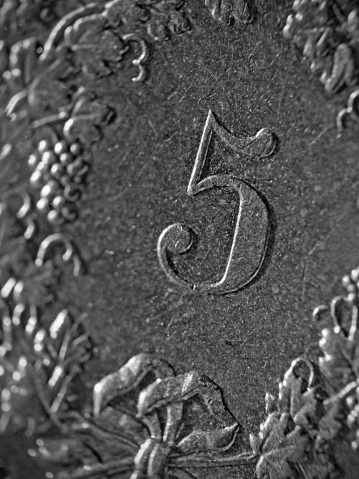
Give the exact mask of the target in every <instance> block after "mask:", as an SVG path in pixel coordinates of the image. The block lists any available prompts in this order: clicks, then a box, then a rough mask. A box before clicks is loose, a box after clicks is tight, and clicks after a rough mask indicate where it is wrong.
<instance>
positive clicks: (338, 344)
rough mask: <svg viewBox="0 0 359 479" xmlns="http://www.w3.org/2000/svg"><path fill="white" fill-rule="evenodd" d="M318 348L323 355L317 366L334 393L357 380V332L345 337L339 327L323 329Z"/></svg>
mask: <svg viewBox="0 0 359 479" xmlns="http://www.w3.org/2000/svg"><path fill="white" fill-rule="evenodd" d="M319 346H320V348H321V349H322V351H323V353H324V356H323V357H322V358H320V359H319V366H320V369H321V371H322V373H323V374H324V375H325V377H326V378H327V379H328V381H329V384H330V386H331V388H332V389H333V391H334V392H339V391H340V389H342V388H343V387H345V386H347V385H348V384H349V383H350V382H352V381H358V380H359V332H358V331H355V333H354V335H353V336H352V337H347V336H346V335H345V334H344V333H343V330H342V329H341V328H340V326H336V327H334V328H333V329H329V328H328V329H324V330H323V332H322V339H321V340H320V341H319Z"/></svg>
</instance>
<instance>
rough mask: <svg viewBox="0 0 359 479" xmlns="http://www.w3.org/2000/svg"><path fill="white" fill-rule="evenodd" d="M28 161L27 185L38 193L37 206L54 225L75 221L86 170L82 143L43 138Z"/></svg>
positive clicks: (86, 164) (86, 163)
mask: <svg viewBox="0 0 359 479" xmlns="http://www.w3.org/2000/svg"><path fill="white" fill-rule="evenodd" d="M28 164H29V166H30V168H31V169H32V170H33V173H32V175H31V177H30V184H31V186H32V187H33V188H35V189H36V190H37V191H39V192H40V199H39V200H38V202H37V203H36V209H37V210H38V211H39V212H40V213H42V214H46V215H47V219H48V221H49V222H50V223H53V224H59V223H63V222H65V221H68V222H71V221H74V220H75V219H76V218H77V215H78V210H77V206H76V203H77V202H78V201H79V200H80V198H81V196H82V192H83V186H84V183H85V179H86V175H87V172H88V170H89V164H88V162H87V161H86V160H85V159H84V157H83V146H82V144H81V143H80V142H79V141H76V142H74V143H69V142H67V141H66V140H62V141H58V142H57V143H55V144H53V143H52V142H51V141H49V140H42V141H40V143H39V144H38V147H37V150H36V151H35V152H34V153H33V154H32V155H30V157H29V160H28Z"/></svg>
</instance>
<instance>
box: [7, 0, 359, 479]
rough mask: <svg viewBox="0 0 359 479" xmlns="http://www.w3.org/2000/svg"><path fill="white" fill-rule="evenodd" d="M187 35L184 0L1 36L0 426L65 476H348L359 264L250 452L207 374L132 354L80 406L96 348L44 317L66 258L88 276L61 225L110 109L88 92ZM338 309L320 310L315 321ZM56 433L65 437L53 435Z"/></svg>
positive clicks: (356, 432) (235, 16)
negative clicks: (339, 455)
mask: <svg viewBox="0 0 359 479" xmlns="http://www.w3.org/2000/svg"><path fill="white" fill-rule="evenodd" d="M40 3H41V2H40ZM299 3H300V2H299ZM306 3H308V2H306ZM312 3H314V2H312ZM297 4H298V2H297ZM205 5H206V6H207V7H209V9H210V13H211V15H212V16H213V18H214V19H216V20H219V21H224V22H226V23H231V22H233V21H237V22H242V23H246V22H249V21H250V20H252V18H253V13H252V10H251V9H250V8H251V4H250V3H249V2H247V1H245V0H243V1H241V2H238V3H236V4H234V3H233V1H232V0H223V1H211V0H205ZM0 7H3V4H1V5H0ZM15 10H16V9H15ZM16 12H17V10H16ZM124 19H126V21H124ZM189 28H190V23H189V21H188V19H187V17H186V15H185V13H184V2H182V1H178V0H169V1H165V0H154V1H151V2H148V1H145V0H143V1H142V0H141V1H140V0H138V1H136V2H130V3H128V2H124V1H123V0H114V1H112V2H109V3H107V4H98V3H91V4H88V5H86V6H83V7H81V8H79V9H77V10H74V11H72V12H70V13H68V14H67V15H65V16H64V17H63V18H62V19H61V20H60V21H59V22H58V23H57V24H56V25H55V27H54V28H53V29H52V30H51V32H50V33H49V36H48V38H47V40H46V41H45V43H44V44H41V43H40V42H39V41H38V40H37V39H36V38H27V39H25V40H23V41H20V42H18V43H16V44H14V45H6V44H5V42H2V43H1V45H0V59H1V61H0V69H1V71H0V73H1V74H2V83H1V85H0V88H1V92H2V96H1V98H3V99H5V100H4V102H3V103H2V105H1V110H0V114H1V125H2V132H1V138H2V139H3V141H4V145H3V146H2V149H1V152H0V156H1V161H2V165H3V171H4V175H5V177H6V178H10V179H11V175H13V174H14V170H13V169H14V167H15V168H16V165H19V167H18V171H16V177H17V185H16V188H15V190H14V188H13V187H11V188H9V190H6V191H3V192H2V197H3V199H4V202H3V203H2V205H1V208H0V220H1V221H0V232H1V234H0V242H1V246H2V251H3V252H2V254H1V256H0V264H1V268H0V271H1V273H0V285H1V292H0V296H1V298H0V304H1V312H2V320H1V327H0V339H1V345H0V390H1V395H0V399H1V412H0V414H1V416H0V434H2V435H3V436H4V437H6V436H7V435H8V434H12V433H13V432H14V431H26V433H27V434H29V435H30V434H33V435H39V434H40V436H41V440H38V441H37V445H38V450H37V451H35V455H37V456H38V458H39V459H40V460H46V461H49V462H50V463H51V462H55V463H58V462H61V464H63V467H64V468H65V470H64V472H62V473H60V475H59V477H63V478H64V477H69V478H72V479H75V478H80V477H99V476H100V477H101V475H104V474H108V473H116V474H119V475H121V474H122V473H128V472H129V471H132V476H131V477H132V478H135V477H148V478H158V477H166V476H167V475H171V477H179V478H184V477H187V478H188V477H190V478H193V477H196V475H195V474H196V470H197V469H198V468H209V467H210V468H212V467H224V466H228V465H231V466H233V467H237V468H241V467H245V466H247V465H249V464H256V471H257V476H258V478H265V477H266V478H272V479H286V478H291V479H292V478H293V477H298V478H299V477H303V478H305V479H308V478H311V479H327V478H335V477H339V476H340V474H341V471H340V468H339V466H338V464H337V462H336V459H335V448H336V446H337V444H339V443H340V442H342V441H346V442H349V443H350V444H351V445H352V447H353V449H356V448H357V447H358V446H359V340H358V334H359V333H358V332H357V318H358V308H359V269H356V270H353V271H352V272H351V273H350V275H349V276H347V277H345V278H344V279H343V286H344V288H345V294H344V295H343V296H340V297H338V298H335V299H334V300H333V302H332V304H331V306H330V308H329V311H330V314H331V316H332V319H333V321H334V326H332V327H329V328H327V329H325V330H324V331H323V333H322V338H321V340H320V342H319V346H320V348H321V350H322V352H323V354H324V356H323V357H321V358H320V359H319V362H318V363H317V364H315V363H313V362H311V361H309V360H308V359H306V358H298V359H296V360H295V361H294V362H293V363H292V365H291V367H290V368H289V370H288V371H287V373H286V374H285V376H284V379H283V382H282V383H281V384H280V386H279V395H278V398H277V399H276V398H274V397H272V396H270V395H267V396H266V413H267V415H268V418H267V420H266V421H265V422H264V423H263V424H262V425H261V427H260V431H259V433H257V434H253V435H251V436H250V445H251V448H252V450H249V451H246V450H243V449H244V447H243V443H245V442H246V440H245V436H244V435H243V434H242V433H241V431H240V427H239V425H238V423H237V421H236V420H235V419H234V417H233V416H232V414H231V413H230V411H229V410H228V409H227V408H226V406H225V404H224V401H223V397H222V393H221V391H220V389H219V388H218V386H217V385H216V384H214V383H213V382H212V381H211V380H210V379H209V378H208V377H206V376H203V375H199V374H198V373H197V372H196V371H191V372H189V373H185V374H181V375H176V373H175V371H174V369H173V368H172V366H171V365H170V364H168V363H167V362H166V361H163V360H161V359H160V358H157V357H154V356H150V355H145V354H140V355H138V356H135V357H134V358H132V359H130V361H129V362H128V363H126V364H125V365H124V366H122V367H121V368H120V369H119V370H118V371H117V372H115V373H113V374H111V375H109V376H107V377H105V378H104V379H103V380H101V381H100V382H99V383H98V384H96V385H95V387H94V396H93V410H92V411H86V412H85V411H82V412H78V411H79V410H76V407H75V406H74V404H73V403H72V398H73V394H72V392H73V390H74V389H73V388H74V384H75V383H74V380H75V379H77V380H79V377H78V376H79V373H80V371H81V370H82V368H83V366H84V365H85V363H86V362H87V361H88V360H89V358H90V357H91V354H92V350H93V343H92V341H91V338H90V337H89V335H88V333H87V332H86V329H85V325H84V324H83V321H82V320H81V319H74V318H73V316H72V315H71V312H69V311H67V310H63V311H60V312H58V311H57V312H56V313H54V315H55V319H53V320H51V319H50V320H49V319H48V318H49V311H50V310H51V311H52V308H50V307H49V303H50V302H53V301H54V300H56V298H57V296H58V294H59V293H60V290H59V289H58V284H59V281H60V279H61V276H63V275H66V274H71V273H70V272H69V268H68V267H67V266H66V265H67V264H68V263H71V264H72V266H73V268H72V273H73V274H74V275H79V274H81V273H82V271H83V262H82V260H81V257H80V255H79V253H78V251H77V250H76V247H75V245H74V244H73V242H72V241H71V240H70V239H69V238H67V236H66V235H65V234H64V233H63V232H62V230H63V229H64V228H65V229H66V224H68V223H71V222H73V221H75V219H76V216H77V205H78V202H79V201H80V200H81V196H82V194H83V192H84V190H85V188H86V177H87V174H88V171H89V169H90V167H91V162H92V159H91V152H90V151H89V149H88V145H90V144H92V143H94V142H96V141H98V140H99V139H100V138H101V131H102V129H103V127H104V126H106V125H107V124H108V123H109V122H110V121H112V119H113V118H114V115H115V112H114V111H113V110H112V109H111V108H109V107H108V106H107V105H106V104H104V103H103V102H102V101H101V99H100V98H98V96H97V95H96V93H95V92H94V87H91V85H94V84H95V81H96V80H97V79H99V78H102V77H104V76H107V75H110V74H112V73H116V72H117V70H118V69H119V67H121V68H122V69H123V70H124V71H125V74H126V73H127V72H128V74H129V76H132V80H133V81H135V82H141V81H143V79H144V78H145V76H146V66H147V64H148V62H149V58H150V56H149V51H150V47H151V45H152V44H153V43H154V42H156V41H161V40H164V39H168V38H170V37H171V36H172V35H175V34H181V33H184V32H186V31H187V30H188V29H189ZM89 48H90V49H91V52H92V53H93V55H91V58H90V57H89V55H88V50H89ZM84 52H85V54H83V53H84ZM83 80H86V81H85V82H84V81H83ZM81 83H85V84H86V87H83V86H82V85H81ZM353 108H354V107H353ZM25 156H26V157H27V158H25ZM26 159H27V160H28V167H29V169H31V170H32V173H31V176H30V179H29V175H28V170H26V169H25V168H23V163H24V160H26ZM14 165H15V166H14ZM5 183H6V182H5ZM9 185H11V181H9ZM59 253H62V254H61V255H60V254H59ZM54 309H56V308H54ZM327 309H328V308H325V307H319V308H317V309H316V310H315V312H314V316H315V318H319V317H321V316H322V315H323V314H324V313H325V312H326V311H327ZM348 310H349V312H350V316H351V320H350V325H349V326H346V325H345V324H342V323H343V321H344V320H343V318H344V317H347V316H348ZM45 311H46V314H45ZM199 399H200V401H199V402H198V400H199ZM193 405H195V407H194V409H193ZM200 407H202V412H201V413H200V414H199V408H200ZM191 408H192V409H191ZM53 427H55V428H57V430H58V432H60V433H61V439H53V438H52V437H51V435H50V436H49V435H48V432H49V431H50V429H51V428H53Z"/></svg>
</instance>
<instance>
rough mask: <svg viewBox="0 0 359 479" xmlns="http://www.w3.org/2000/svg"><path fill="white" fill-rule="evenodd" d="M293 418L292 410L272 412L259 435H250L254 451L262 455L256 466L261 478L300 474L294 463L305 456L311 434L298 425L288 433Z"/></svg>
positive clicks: (282, 478) (288, 477) (281, 478)
mask: <svg viewBox="0 0 359 479" xmlns="http://www.w3.org/2000/svg"><path fill="white" fill-rule="evenodd" d="M290 419H291V418H290V415H289V414H281V415H279V416H275V415H270V416H269V417H268V419H267V421H266V422H265V423H264V424H262V425H261V432H260V434H259V436H254V435H251V436H250V444H251V446H252V449H253V451H254V452H255V453H257V454H259V455H260V456H261V457H260V459H259V461H258V463H257V466H256V473H257V477H258V478H259V479H262V478H265V477H268V478H269V479H293V478H294V477H296V475H298V470H297V471H296V470H295V465H296V464H298V463H300V461H302V460H303V458H304V457H305V451H306V449H307V447H308V444H309V438H308V436H307V435H305V434H303V431H302V430H301V428H300V427H299V426H296V427H295V428H294V429H293V430H291V432H288V433H287V432H286V431H287V429H288V428H290ZM266 475H267V476H266Z"/></svg>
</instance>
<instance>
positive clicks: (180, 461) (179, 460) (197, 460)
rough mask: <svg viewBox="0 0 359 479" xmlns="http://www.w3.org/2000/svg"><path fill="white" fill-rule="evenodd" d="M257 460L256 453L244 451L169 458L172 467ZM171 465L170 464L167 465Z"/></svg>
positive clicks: (244, 462) (235, 464) (231, 464)
mask: <svg viewBox="0 0 359 479" xmlns="http://www.w3.org/2000/svg"><path fill="white" fill-rule="evenodd" d="M257 460H258V455H257V454H254V453H252V452H244V453H242V454H236V455H234V456H224V457H209V458H205V457H201V456H197V457H193V458H192V459H189V457H188V456H178V457H174V458H172V459H171V462H172V464H173V466H172V467H178V466H179V465H185V466H186V467H187V468H189V467H190V468H205V467H224V466H229V467H237V466H245V465H248V464H255V463H256V462H257ZM169 467H171V464H170V465H169Z"/></svg>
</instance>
